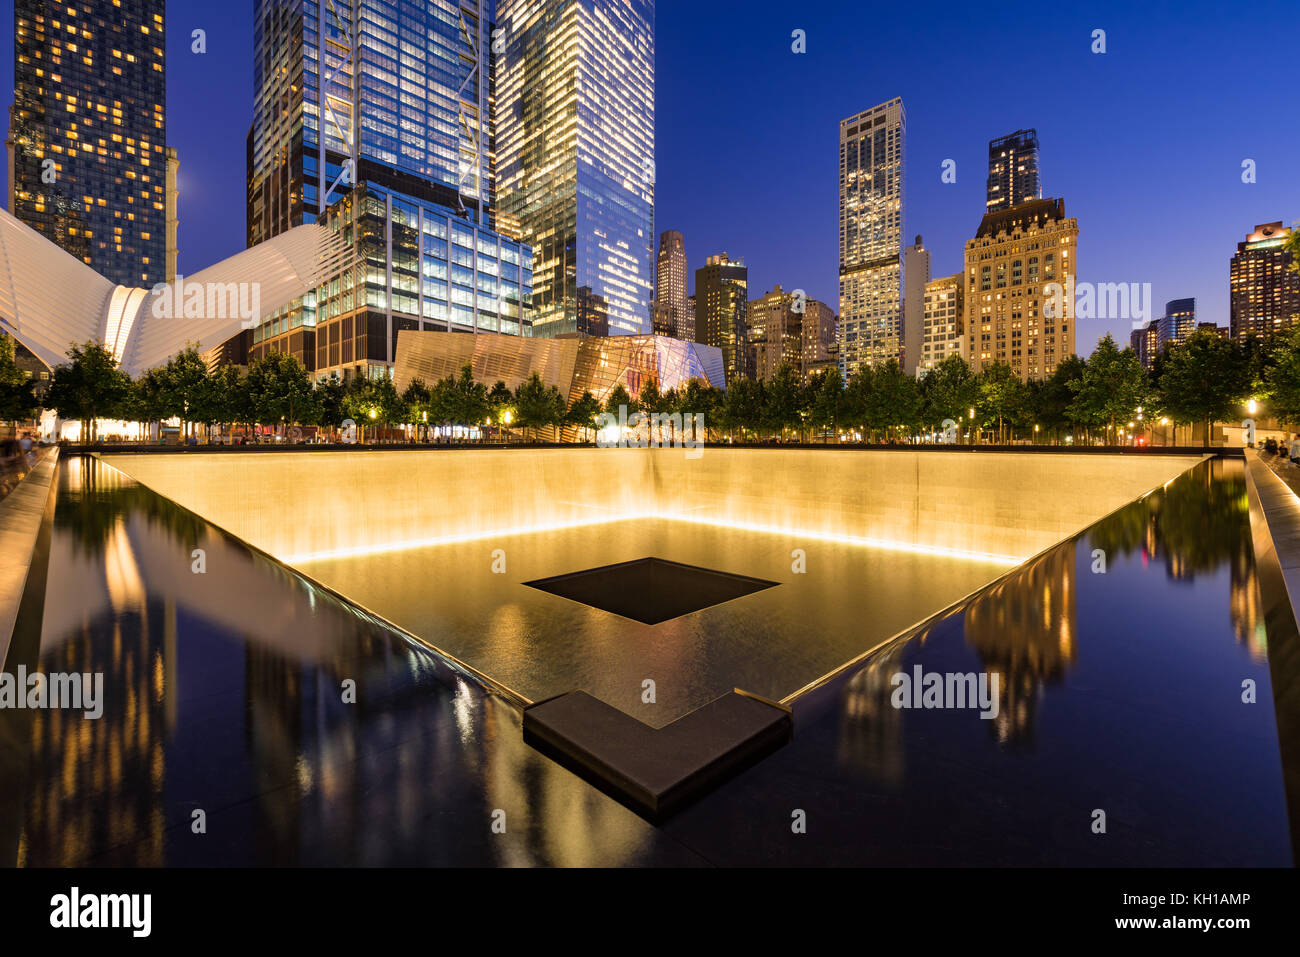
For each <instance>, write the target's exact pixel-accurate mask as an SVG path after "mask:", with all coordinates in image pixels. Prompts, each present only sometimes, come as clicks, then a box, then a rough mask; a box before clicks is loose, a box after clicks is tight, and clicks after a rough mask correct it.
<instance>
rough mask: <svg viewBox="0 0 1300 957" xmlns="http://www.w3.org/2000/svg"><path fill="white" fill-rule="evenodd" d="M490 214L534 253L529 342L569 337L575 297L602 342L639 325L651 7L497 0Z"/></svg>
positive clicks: (648, 1) (647, 194)
mask: <svg viewBox="0 0 1300 957" xmlns="http://www.w3.org/2000/svg"><path fill="white" fill-rule="evenodd" d="M497 26H498V28H499V29H500V30H501V31H502V32H501V34H500V37H499V40H500V42H501V44H502V45H503V46H502V52H501V53H500V54H499V55H498V56H497V77H498V82H497V90H496V110H497V112H496V117H497V119H496V126H497V169H498V177H499V186H500V195H501V206H502V209H503V211H504V212H506V213H507V214H508V215H510V216H511V217H513V218H514V219H517V220H518V222H519V223H520V232H521V236H522V238H523V240H524V242H527V243H530V244H531V245H532V246H533V250H534V254H535V257H536V267H535V271H534V289H533V305H534V308H535V310H536V318H535V321H534V326H533V329H534V334H535V335H539V336H551V335H559V334H562V333H565V332H574V331H577V325H578V319H579V316H578V314H579V302H578V299H579V290H580V289H583V288H590V290H591V293H590V295H591V296H596V297H600V298H601V299H603V300H604V302H605V304H606V308H607V311H608V320H609V332H610V334H611V335H618V334H624V333H636V332H642V331H645V330H648V329H649V328H650V297H651V290H652V283H653V272H652V270H653V243H654V62H655V49H654V3H653V2H652V0H574V2H561V0H542V2H538V0H501V2H500V3H499V5H498V18H497Z"/></svg>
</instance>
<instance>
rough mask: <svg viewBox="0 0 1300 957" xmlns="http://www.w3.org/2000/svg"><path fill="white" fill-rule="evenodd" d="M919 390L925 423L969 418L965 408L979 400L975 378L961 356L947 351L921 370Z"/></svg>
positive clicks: (930, 424)
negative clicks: (921, 376) (942, 358)
mask: <svg viewBox="0 0 1300 957" xmlns="http://www.w3.org/2000/svg"><path fill="white" fill-rule="evenodd" d="M921 393H922V396H923V398H924V400H925V408H924V418H923V421H924V422H925V424H927V425H929V426H931V427H939V428H942V427H943V423H944V421H945V420H946V419H951V420H952V421H953V422H955V423H957V424H958V425H960V423H962V422H966V421H969V416H968V415H967V412H968V410H970V409H972V408H974V406H975V403H976V402H977V401H978V400H979V380H978V379H977V378H976V376H975V373H974V372H973V371H972V370H971V367H970V366H969V365H967V364H966V360H965V359H963V358H962V357H961V356H959V355H951V356H948V357H947V358H946V359H944V360H943V361H942V362H940V363H939V364H938V365H937V366H935V367H934V368H933V369H931V370H930V371H929V372H927V373H926V374H925V377H924V378H923V379H922V380H921Z"/></svg>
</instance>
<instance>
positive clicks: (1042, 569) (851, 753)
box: [838, 459, 1267, 784]
mask: <svg viewBox="0 0 1300 957" xmlns="http://www.w3.org/2000/svg"><path fill="white" fill-rule="evenodd" d="M1098 549H1100V550H1101V551H1103V552H1104V553H1105V562H1106V573H1107V574H1109V575H1124V576H1126V582H1125V584H1126V585H1128V586H1131V588H1132V589H1133V594H1132V595H1130V594H1129V593H1128V592H1127V591H1125V598H1124V600H1136V601H1141V600H1142V591H1143V590H1144V589H1145V590H1147V592H1148V594H1149V595H1150V597H1151V599H1152V601H1151V606H1152V607H1158V606H1159V603H1160V602H1161V601H1166V602H1167V601H1170V600H1175V601H1176V600H1178V599H1177V597H1176V595H1175V596H1172V597H1169V596H1166V594H1165V590H1166V589H1167V588H1168V587H1169V584H1168V583H1173V587H1175V588H1181V587H1184V586H1188V587H1190V586H1191V585H1192V584H1193V583H1195V582H1198V581H1200V580H1201V579H1206V578H1208V577H1209V576H1213V575H1217V576H1220V578H1223V577H1224V572H1225V571H1226V573H1227V574H1226V582H1225V583H1224V584H1226V591H1227V594H1226V595H1225V596H1224V598H1223V600H1222V601H1212V602H1211V606H1212V607H1223V608H1225V609H1226V610H1227V612H1228V614H1229V615H1230V616H1231V633H1232V634H1234V635H1235V636H1236V640H1237V642H1238V643H1239V644H1241V645H1242V646H1243V647H1244V648H1245V649H1246V651H1247V652H1248V653H1249V655H1250V657H1251V658H1252V659H1253V660H1254V661H1255V662H1256V663H1257V664H1265V665H1266V664H1267V647H1266V641H1265V629H1264V622H1263V617H1262V614H1261V609H1260V597H1259V587H1258V582H1257V576H1256V571H1255V561H1254V552H1253V546H1252V544H1251V540H1250V530H1249V515H1248V503H1247V496H1246V485H1245V475H1244V470H1243V466H1242V463H1241V462H1240V461H1236V460H1230V459H1222V460H1221V459H1215V460H1211V461H1209V462H1207V463H1204V464H1202V465H1199V466H1196V467H1195V468H1193V469H1192V470H1191V471H1189V472H1187V473H1185V474H1184V475H1182V476H1180V477H1179V478H1177V479H1175V480H1174V481H1172V482H1170V483H1169V484H1168V485H1166V486H1164V487H1163V488H1160V489H1157V490H1155V491H1154V492H1152V493H1151V494H1150V495H1148V496H1146V497H1145V498H1143V499H1141V500H1139V501H1137V502H1134V503H1132V504H1130V505H1127V506H1125V507H1124V508H1121V509H1120V510H1118V511H1117V512H1115V513H1113V514H1112V515H1110V516H1107V517H1106V518H1104V519H1102V520H1101V521H1100V522H1098V523H1096V524H1095V525H1093V526H1092V527H1091V528H1090V529H1088V530H1087V531H1086V532H1085V533H1084V534H1083V537H1082V539H1081V540H1070V541H1067V542H1063V543H1062V544H1060V545H1058V546H1056V547H1054V548H1052V549H1051V550H1049V551H1048V552H1046V553H1044V554H1043V555H1041V556H1039V557H1038V558H1036V559H1034V560H1032V561H1030V562H1029V563H1027V564H1026V565H1024V566H1023V567H1020V568H1018V569H1015V570H1013V571H1012V572H1011V573H1010V574H1008V575H1007V576H1006V577H1005V578H1002V579H1000V580H999V581H997V582H996V583H994V584H993V585H991V586H989V587H988V588H986V589H984V590H983V591H981V592H979V593H978V594H977V595H975V596H974V597H972V598H971V599H969V600H968V601H966V602H965V603H964V604H963V606H962V607H961V608H960V609H959V610H958V611H954V612H953V613H952V614H950V615H947V616H945V617H944V618H941V619H938V620H936V621H934V622H931V623H929V624H927V625H926V626H924V627H923V628H921V629H920V630H918V631H917V632H916V633H915V634H914V635H912V636H911V637H910V638H908V639H907V640H905V641H899V642H896V643H894V644H893V645H891V646H889V647H888V648H887V649H885V650H884V651H882V652H881V653H879V654H877V655H875V656H873V657H871V658H870V659H868V661H867V662H866V663H865V664H864V665H863V666H862V667H861V668H860V669H858V670H857V671H856V672H855V673H854V674H853V675H852V677H851V678H850V679H849V680H848V681H847V683H846V685H845V691H844V699H843V701H842V704H841V708H840V715H841V717H840V733H839V738H838V750H839V753H838V757H839V759H840V760H841V763H843V764H845V765H850V766H855V767H858V768H861V769H864V770H869V771H870V773H871V774H872V776H873V777H875V778H876V779H878V780H880V781H881V782H883V783H887V784H888V783H895V784H896V783H898V782H899V781H901V779H902V777H903V774H904V771H905V761H906V757H905V753H904V752H905V750H906V749H905V748H904V746H903V744H904V740H905V738H906V732H907V731H908V728H907V726H906V723H907V721H908V716H907V713H906V712H905V711H901V710H898V709H895V708H894V707H893V706H892V704H891V701H890V697H891V694H892V692H893V687H892V686H891V684H890V679H891V678H892V676H893V675H894V674H895V673H897V672H898V671H901V670H906V669H908V668H911V667H912V666H913V665H914V664H915V663H916V662H917V661H918V659H920V660H928V661H944V660H945V657H944V653H941V652H936V654H935V655H933V656H929V655H927V652H926V645H927V643H935V644H942V642H943V640H944V636H947V635H958V636H959V637H960V639H961V641H962V643H963V644H964V646H965V647H967V648H969V649H970V650H971V651H973V652H974V653H975V655H976V656H977V658H978V665H977V667H978V668H980V669H981V670H984V671H987V672H988V673H990V674H997V675H998V676H999V699H1000V700H999V709H998V715H997V717H996V718H995V719H993V720H991V721H989V722H988V724H989V726H990V727H989V731H990V733H991V734H992V735H993V736H994V737H995V738H996V741H997V742H998V745H999V746H1000V747H1003V748H1009V749H1012V750H1015V749H1020V748H1033V746H1034V744H1035V729H1036V724H1037V714H1038V711H1039V709H1040V708H1041V707H1042V706H1043V704H1042V703H1043V701H1044V699H1045V697H1046V695H1047V694H1048V692H1049V691H1050V690H1051V689H1053V688H1062V687H1063V686H1064V684H1065V681H1066V678H1067V676H1068V675H1069V673H1070V671H1071V670H1072V669H1073V668H1075V667H1076V665H1077V662H1078V658H1079V654H1080V647H1079V646H1080V644H1081V642H1083V643H1085V644H1088V643H1087V642H1084V641H1083V638H1082V637H1081V636H1080V633H1079V620H1078V619H1079V610H1078V608H1077V602H1078V592H1079V584H1080V582H1079V576H1087V575H1091V574H1093V566H1094V563H1095V562H1096V561H1097V559H1096V557H1095V552H1096V550H1098ZM1125 559H1128V560H1130V562H1131V560H1133V559H1136V560H1137V567H1136V568H1135V567H1131V563H1126V562H1125ZM1161 570H1163V574H1161ZM1212 587H1213V586H1211V585H1210V584H1209V583H1207V582H1202V584H1201V588H1202V589H1205V588H1212ZM1222 587H1223V586H1222V585H1221V586H1220V588H1222ZM1115 600H1120V599H1119V597H1118V596H1117V597H1116V598H1115ZM1134 611H1136V609H1134ZM958 612H959V613H960V618H959V619H958V620H957V621H954V617H953V616H954V615H957V614H958ZM1133 620H1136V618H1134V619H1133ZM1225 633H1226V632H1225ZM1116 637H1117V636H1111V635H1107V636H1102V635H1096V636H1093V638H1092V640H1091V645H1094V646H1095V647H1094V650H1093V653H1094V656H1096V655H1105V654H1106V653H1107V649H1106V647H1105V643H1106V642H1107V641H1111V640H1115V639H1116ZM1118 637H1121V638H1122V636H1118ZM1141 637H1142V636H1141V635H1140V634H1135V635H1133V636H1132V638H1133V639H1134V640H1140V639H1141ZM947 660H948V663H947V664H945V665H944V666H943V667H945V668H947V667H950V666H955V664H954V663H955V662H956V661H957V659H952V658H949V659H947ZM929 667H930V666H928V665H927V668H929ZM963 667H968V666H963Z"/></svg>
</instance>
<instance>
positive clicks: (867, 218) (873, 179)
mask: <svg viewBox="0 0 1300 957" xmlns="http://www.w3.org/2000/svg"><path fill="white" fill-rule="evenodd" d="M906 127H907V115H906V113H905V112H904V110H903V101H902V100H901V99H899V98H897V97H895V98H894V99H892V100H889V101H888V102H886V103H881V104H880V105H879V106H875V107H872V108H871V109H869V110H866V111H864V112H862V113H858V114H856V115H854V116H850V117H848V118H847V119H845V120H842V121H841V122H840V329H839V336H840V357H839V358H840V371H841V372H843V373H844V375H845V376H846V377H847V376H850V375H852V374H853V373H855V372H857V371H858V369H859V368H860V367H861V366H864V365H865V366H868V367H871V366H876V365H879V364H881V363H883V362H886V361H888V360H889V359H898V358H900V356H901V353H902V348H903V328H902V326H903V137H904V133H905V130H906Z"/></svg>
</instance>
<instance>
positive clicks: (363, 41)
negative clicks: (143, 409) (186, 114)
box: [247, 0, 495, 369]
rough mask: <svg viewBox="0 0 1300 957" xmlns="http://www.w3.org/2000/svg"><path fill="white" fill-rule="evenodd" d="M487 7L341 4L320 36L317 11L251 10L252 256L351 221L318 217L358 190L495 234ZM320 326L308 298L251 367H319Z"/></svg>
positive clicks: (298, 7)
mask: <svg viewBox="0 0 1300 957" xmlns="http://www.w3.org/2000/svg"><path fill="white" fill-rule="evenodd" d="M490 7H491V4H490V2H488V0H463V2H459V3H456V4H446V3H425V2H423V0H421V2H416V0H345V2H343V3H326V4H324V5H323V10H324V14H323V23H322V15H321V9H322V5H321V4H319V3H317V2H316V0H256V4H255V7H254V18H253V19H254V57H253V60H254V71H255V73H254V89H255V102H254V111H253V123H252V127H251V129H250V130H249V135H248V146H247V153H248V156H247V164H248V197H247V225H248V243H249V245H253V244H255V243H258V242H261V241H262V240H264V239H266V238H267V237H270V236H274V235H277V234H278V233H280V232H283V231H284V230H286V229H289V228H291V227H293V226H297V225H299V224H302V223H312V222H317V221H320V220H324V219H325V218H327V216H328V217H337V216H344V217H346V216H348V215H349V214H350V210H348V209H344V210H342V211H340V212H338V213H332V214H331V213H327V210H328V208H329V207H330V206H332V205H333V204H334V203H336V202H338V201H339V200H340V199H341V198H342V197H343V196H345V195H346V194H347V193H348V192H349V191H350V190H351V189H352V188H353V186H354V185H355V184H358V183H365V184H366V185H367V186H368V187H371V188H378V189H380V190H382V192H383V194H384V195H385V196H386V195H389V194H392V195H398V194H400V195H402V196H404V197H408V198H409V200H410V202H411V203H412V204H415V205H419V206H421V207H424V208H426V209H430V210H432V209H434V208H440V209H441V211H442V212H443V213H445V214H446V215H447V216H448V217H459V218H460V219H461V220H462V221H468V222H470V223H472V224H474V226H475V228H476V229H491V228H493V226H494V205H495V190H494V183H493V170H492V155H493V152H492V151H493V145H494V144H493V139H492V124H491V116H492V102H491V97H492V79H493V76H492V70H491V56H490V43H491V41H490V34H491V29H492V25H491V9H490ZM321 64H323V65H324V67H323V69H322V68H321V66H320V65H321ZM322 73H324V78H323V80H322V76H321V74H322ZM404 201H405V200H404ZM400 228H402V227H401V226H399V229H400ZM378 268H380V269H385V268H386V267H385V266H383V265H380V266H379V267H378ZM400 271H401V270H400V268H399V272H400ZM371 278H372V279H373V278H374V277H371ZM462 305H463V303H462ZM417 314H418V313H417ZM317 318H318V317H317V302H316V297H315V294H309V295H308V296H306V297H304V298H303V299H302V300H301V301H300V302H296V303H293V304H292V305H291V306H290V307H288V308H287V309H285V310H284V311H283V312H282V313H280V314H278V315H276V316H272V317H270V318H269V319H268V321H267V322H266V323H265V324H263V325H261V326H259V327H258V328H257V329H255V330H254V331H253V343H252V346H251V349H250V356H251V357H252V358H253V359H256V358H258V357H260V356H262V355H264V354H266V353H267V352H270V351H279V352H290V353H292V354H294V355H296V356H297V357H298V358H299V359H301V360H302V361H303V364H304V365H305V366H306V367H307V368H308V369H312V368H314V366H315V362H316V358H317V355H318V352H319V350H318V349H317V344H316V341H315V338H316V324H317ZM389 361H390V362H391V358H390V360H389Z"/></svg>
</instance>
